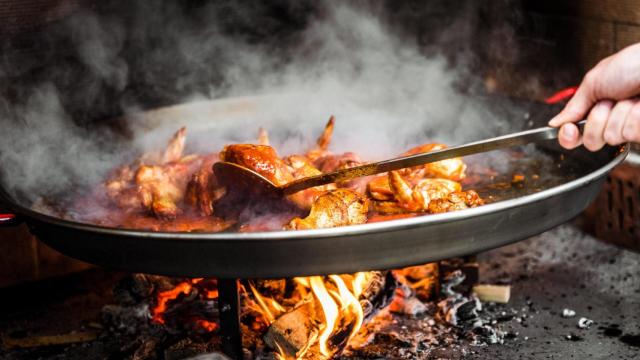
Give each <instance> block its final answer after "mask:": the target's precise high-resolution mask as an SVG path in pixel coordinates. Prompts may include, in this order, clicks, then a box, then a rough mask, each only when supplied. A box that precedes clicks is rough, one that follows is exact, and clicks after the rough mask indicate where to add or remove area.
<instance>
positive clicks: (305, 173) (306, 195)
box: [285, 155, 336, 210]
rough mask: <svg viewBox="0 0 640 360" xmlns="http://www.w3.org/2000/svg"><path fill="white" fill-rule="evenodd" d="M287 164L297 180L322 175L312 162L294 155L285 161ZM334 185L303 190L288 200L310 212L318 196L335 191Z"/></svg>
mask: <svg viewBox="0 0 640 360" xmlns="http://www.w3.org/2000/svg"><path fill="white" fill-rule="evenodd" d="M285 163H286V164H287V165H289V167H290V169H291V173H292V175H293V177H294V178H295V179H302V178H305V177H310V176H316V175H320V174H322V172H320V170H318V169H316V168H315V167H314V166H313V164H312V163H311V161H310V160H309V159H308V158H306V157H304V156H300V155H292V156H289V157H287V158H286V159H285ZM335 188H336V186H335V185H334V184H328V185H323V186H316V187H313V188H310V189H306V190H302V191H300V192H297V193H295V194H292V195H289V196H288V197H287V198H288V199H289V200H290V201H292V202H293V203H294V204H296V205H297V206H298V207H300V208H301V209H305V210H309V209H310V208H311V205H312V204H313V202H314V201H316V199H317V198H318V196H320V195H322V194H324V193H325V192H327V191H329V190H333V189H335Z"/></svg>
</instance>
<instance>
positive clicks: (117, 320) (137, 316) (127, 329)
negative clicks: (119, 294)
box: [101, 304, 150, 334]
mask: <svg viewBox="0 0 640 360" xmlns="http://www.w3.org/2000/svg"><path fill="white" fill-rule="evenodd" d="M101 315H102V323H103V324H104V325H105V327H106V328H107V329H109V331H111V332H114V333H124V334H136V333H138V332H140V330H141V329H142V328H147V327H148V323H149V317H150V316H149V305H147V304H138V305H135V306H119V305H105V306H104V307H103V308H102V313H101Z"/></svg>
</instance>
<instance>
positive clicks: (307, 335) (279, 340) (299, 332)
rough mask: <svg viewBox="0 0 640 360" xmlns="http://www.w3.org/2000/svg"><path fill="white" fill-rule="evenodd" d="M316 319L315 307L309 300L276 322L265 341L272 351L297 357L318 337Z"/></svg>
mask: <svg viewBox="0 0 640 360" xmlns="http://www.w3.org/2000/svg"><path fill="white" fill-rule="evenodd" d="M315 318H316V311H315V307H314V305H313V303H312V302H311V301H310V299H308V300H307V301H306V302H305V303H304V304H302V305H300V306H298V307H296V308H295V309H293V310H292V311H289V312H287V313H285V314H283V315H282V316H280V317H279V318H278V319H277V320H276V321H274V322H273V324H271V326H269V329H268V330H267V333H266V334H265V336H264V341H265V343H266V344H267V345H269V347H271V348H272V349H276V350H279V351H282V352H284V353H285V354H287V355H289V356H293V357H297V356H298V354H301V353H303V352H305V350H306V349H308V347H309V346H310V345H311V344H312V343H313V342H314V341H315V339H316V338H317V337H318V330H317V326H316V324H315V322H314V320H313V319H315Z"/></svg>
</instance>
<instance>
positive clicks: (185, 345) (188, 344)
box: [164, 338, 216, 360]
mask: <svg viewBox="0 0 640 360" xmlns="http://www.w3.org/2000/svg"><path fill="white" fill-rule="evenodd" d="M212 350H213V349H212V348H211V345H210V344H207V343H197V342H194V341H193V340H191V339H189V338H185V339H182V340H180V341H178V342H176V343H174V344H173V345H171V346H169V347H168V348H167V349H165V350H164V359H165V360H182V359H186V358H195V357H198V356H199V355H202V354H207V355H211V356H213V355H216V354H215V353H212V354H211V353H210V352H211V351H212ZM208 353H209V354H208Z"/></svg>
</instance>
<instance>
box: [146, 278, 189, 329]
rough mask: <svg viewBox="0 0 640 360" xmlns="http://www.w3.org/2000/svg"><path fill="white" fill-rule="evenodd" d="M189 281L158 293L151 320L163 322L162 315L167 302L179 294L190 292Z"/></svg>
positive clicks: (165, 309)
mask: <svg viewBox="0 0 640 360" xmlns="http://www.w3.org/2000/svg"><path fill="white" fill-rule="evenodd" d="M192 287H193V285H191V283H190V282H181V283H179V284H178V285H176V287H174V288H173V289H171V290H167V291H163V292H161V293H159V294H158V304H157V305H156V307H155V308H153V311H152V314H153V321H155V322H157V323H160V324H164V317H163V316H162V315H163V314H164V312H165V311H167V303H168V302H169V301H171V300H175V299H176V298H177V297H178V296H179V295H180V294H184V295H187V294H189V292H191V288H192Z"/></svg>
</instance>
